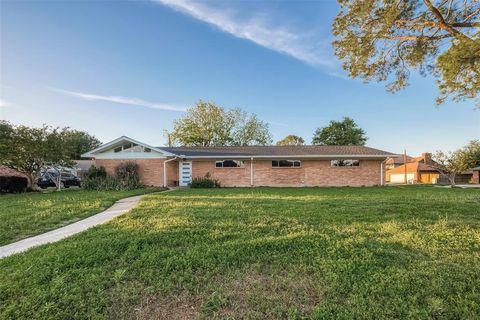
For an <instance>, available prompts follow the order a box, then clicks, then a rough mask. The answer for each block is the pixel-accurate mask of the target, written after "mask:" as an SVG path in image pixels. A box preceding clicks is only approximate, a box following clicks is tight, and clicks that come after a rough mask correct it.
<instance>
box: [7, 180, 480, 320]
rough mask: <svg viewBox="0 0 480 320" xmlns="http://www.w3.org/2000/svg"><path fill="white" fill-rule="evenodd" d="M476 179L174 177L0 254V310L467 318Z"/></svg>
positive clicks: (475, 303) (479, 212) (476, 292)
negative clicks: (170, 185) (110, 215)
mask: <svg viewBox="0 0 480 320" xmlns="http://www.w3.org/2000/svg"><path fill="white" fill-rule="evenodd" d="M479 191H480V190H472V189H470V190H463V189H443V188H433V187H432V188H415V187H386V188H317V189H307V188H297V189H293V188H292V189H288V188H285V189H271V188H258V189H212V190H199V189H196V190H179V191H174V192H169V193H164V194H152V195H149V196H147V197H145V198H144V200H142V201H141V203H140V205H139V207H137V208H136V209H134V210H133V211H132V212H131V213H129V214H128V215H124V216H122V217H120V218H118V219H115V220H113V221H112V222H110V223H108V224H105V225H101V226H98V227H96V228H93V229H91V230H89V231H87V232H85V233H82V234H79V235H76V236H74V237H72V238H69V239H66V240H64V241H61V242H58V243H55V244H51V245H47V246H43V247H40V248H35V249H32V250H30V251H29V252H26V253H23V254H20V255H16V256H12V257H9V258H6V259H3V260H0V318H4V319H10V318H20V319H43V318H49V319H72V318H76V319H87V318H95V319H102V318H110V319H130V318H135V319H153V318H156V319H162V318H163V319H175V318H177V319H179V318H180V319H190V318H199V319H216V318H217V319H225V318H229V319H245V318H246V319H278V318H284V319H286V318H288V319H302V318H308V319H330V318H336V319H394V318H395V319H404V318H405V319H432V318H435V319H479V318H480V268H479V266H480V192H479Z"/></svg>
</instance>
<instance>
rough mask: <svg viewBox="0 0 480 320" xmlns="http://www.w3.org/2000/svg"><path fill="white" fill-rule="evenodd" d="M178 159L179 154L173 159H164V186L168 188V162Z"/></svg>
mask: <svg viewBox="0 0 480 320" xmlns="http://www.w3.org/2000/svg"><path fill="white" fill-rule="evenodd" d="M173 160H177V156H175V157H173V158H172V159H168V160H165V161H163V186H164V187H165V188H168V186H167V162H170V161H173Z"/></svg>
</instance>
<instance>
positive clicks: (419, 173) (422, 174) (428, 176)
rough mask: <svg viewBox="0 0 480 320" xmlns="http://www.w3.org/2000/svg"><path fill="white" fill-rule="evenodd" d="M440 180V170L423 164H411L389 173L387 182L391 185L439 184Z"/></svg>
mask: <svg viewBox="0 0 480 320" xmlns="http://www.w3.org/2000/svg"><path fill="white" fill-rule="evenodd" d="M405 167H406V179H407V181H406V182H405ZM439 178H440V173H439V172H438V170H436V169H435V168H433V167H431V166H429V165H428V164H425V163H423V162H410V163H407V164H406V165H404V164H403V165H401V166H399V167H396V168H395V169H391V170H388V171H387V181H389V182H391V183H437V182H438V179H439Z"/></svg>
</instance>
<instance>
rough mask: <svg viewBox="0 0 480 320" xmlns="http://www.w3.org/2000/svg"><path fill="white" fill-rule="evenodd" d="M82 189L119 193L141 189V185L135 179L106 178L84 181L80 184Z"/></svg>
mask: <svg viewBox="0 0 480 320" xmlns="http://www.w3.org/2000/svg"><path fill="white" fill-rule="evenodd" d="M82 187H83V188H84V189H86V190H97V191H121V190H132V189H138V188H142V187H143V185H142V184H141V183H140V180H138V179H137V178H130V179H120V178H117V177H109V176H106V177H98V178H88V179H85V180H84V181H83V182H82Z"/></svg>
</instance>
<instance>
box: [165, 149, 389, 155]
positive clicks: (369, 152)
mask: <svg viewBox="0 0 480 320" xmlns="http://www.w3.org/2000/svg"><path fill="white" fill-rule="evenodd" d="M158 148H159V149H163V150H165V151H167V152H170V153H173V154H176V155H183V156H187V157H224V156H227V157H228V156H246V157H250V156H379V157H388V156H393V155H394V154H393V153H390V152H387V151H382V150H378V149H374V148H370V147H364V146H247V147H158Z"/></svg>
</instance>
